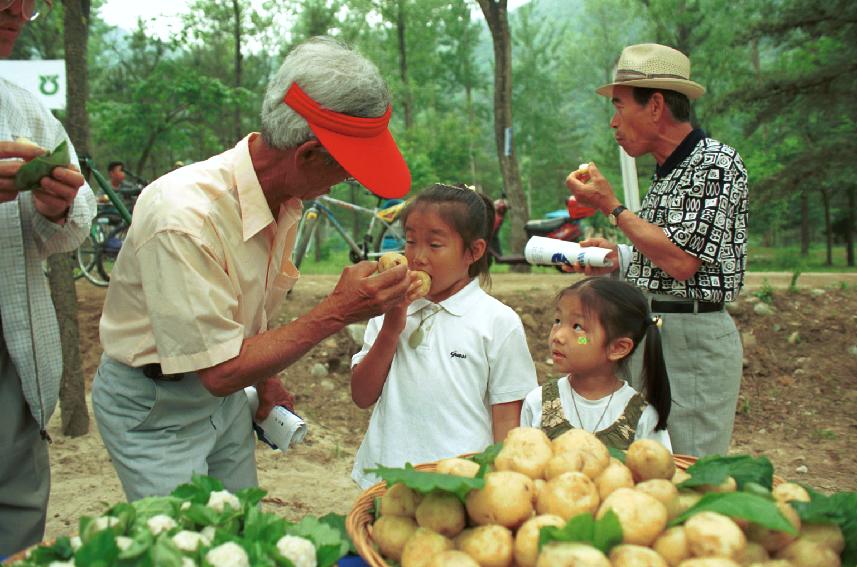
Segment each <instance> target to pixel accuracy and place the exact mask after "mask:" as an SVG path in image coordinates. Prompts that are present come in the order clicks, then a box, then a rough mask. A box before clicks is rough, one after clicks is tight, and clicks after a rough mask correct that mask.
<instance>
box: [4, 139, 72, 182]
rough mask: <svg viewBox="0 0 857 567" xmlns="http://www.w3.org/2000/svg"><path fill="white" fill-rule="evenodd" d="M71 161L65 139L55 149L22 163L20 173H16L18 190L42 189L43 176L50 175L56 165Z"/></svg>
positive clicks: (63, 164) (60, 165) (66, 163)
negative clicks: (40, 183) (40, 182)
mask: <svg viewBox="0 0 857 567" xmlns="http://www.w3.org/2000/svg"><path fill="white" fill-rule="evenodd" d="M70 161H71V158H70V157H69V152H68V142H66V141H65V140H63V141H62V142H61V143H60V145H58V146H57V147H56V148H55V149H54V151H52V152H48V153H46V154H45V155H42V156H39V157H37V158H35V159H34V160H32V161H28V162H27V163H25V164H24V165H22V166H21V169H19V170H18V173H16V174H15V188H16V189H17V190H18V191H32V190H33V189H41V185H39V181H40V180H41V179H42V177H47V176H49V175H50V174H51V171H53V169H54V168H55V167H58V166H59V167H62V166H66V165H68V164H69V162H70Z"/></svg>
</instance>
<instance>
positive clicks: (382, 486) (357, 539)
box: [345, 454, 782, 567]
mask: <svg viewBox="0 0 857 567" xmlns="http://www.w3.org/2000/svg"><path fill="white" fill-rule="evenodd" d="M467 456H468V455H462V457H467ZM673 460H674V461H675V464H676V466H677V467H678V468H679V469H681V470H687V469H688V467H690V466H691V465H692V464H694V463H695V462H696V461H697V458H696V457H694V456H691V455H675V454H674V455H673ZM414 468H415V469H417V470H422V471H427V472H431V471H434V470H435V469H436V468H437V463H424V464H420V465H416V466H415V467H414ZM780 482H782V480H781V479H779V478H778V477H776V476H774V483H775V484H779V483H780ZM385 492H387V485H386V483H385V482H384V481H381V482H379V483H377V484H374V485H372V486H371V487H369V488H368V489H367V490H366V491H364V492H363V494H361V495H360V496H359V497H357V500H355V501H354V506H353V507H352V508H351V512H349V514H348V516H347V517H346V519H345V529H346V530H347V531H348V535H349V536H350V537H351V541H352V542H353V543H354V547H355V549H357V553H358V554H359V555H360V557H362V558H363V560H364V561H366V563H368V564H369V565H370V566H371V567H389V565H388V564H387V562H386V561H384V558H383V557H382V556H381V554H380V553H378V550H377V549H375V547H374V545H373V544H372V523H373V521H374V519H375V498H379V497H381V496H383V495H384V493H385Z"/></svg>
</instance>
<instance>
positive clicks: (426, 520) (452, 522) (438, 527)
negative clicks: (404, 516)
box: [415, 491, 467, 537]
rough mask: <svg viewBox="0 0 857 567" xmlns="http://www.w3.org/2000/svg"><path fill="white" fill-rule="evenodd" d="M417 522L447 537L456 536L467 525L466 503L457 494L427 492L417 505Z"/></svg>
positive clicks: (422, 526)
mask: <svg viewBox="0 0 857 567" xmlns="http://www.w3.org/2000/svg"><path fill="white" fill-rule="evenodd" d="M415 516H416V519H417V524H418V525H419V526H420V527H421V528H428V529H430V530H432V531H435V532H437V533H439V534H441V535H444V536H446V537H455V536H456V535H458V534H459V533H460V532H461V530H463V529H464V526H465V525H467V517H466V516H465V513H464V504H462V503H461V500H459V499H458V497H457V496H455V494H451V493H449V492H441V491H434V492H430V493H429V494H426V495H425V496H424V497H423V499H422V501H421V502H420V503H419V506H417V509H416V513H415Z"/></svg>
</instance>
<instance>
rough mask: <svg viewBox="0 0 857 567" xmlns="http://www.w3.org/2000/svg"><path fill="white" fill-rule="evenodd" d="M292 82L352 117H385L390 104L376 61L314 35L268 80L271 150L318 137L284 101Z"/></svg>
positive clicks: (265, 131) (265, 125) (265, 134)
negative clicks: (383, 115) (373, 61)
mask: <svg viewBox="0 0 857 567" xmlns="http://www.w3.org/2000/svg"><path fill="white" fill-rule="evenodd" d="M292 83H298V85H300V87H301V89H303V91H304V92H305V93H306V94H307V95H309V96H310V97H311V98H312V99H313V100H315V101H316V102H317V103H319V104H320V105H322V106H323V107H325V108H327V109H329V110H334V111H336V112H341V113H343V114H348V115H350V116H359V117H363V118H370V117H376V116H381V115H382V114H384V112H386V110H387V106H388V105H389V104H390V91H389V89H388V88H387V83H386V82H385V81H384V79H383V78H382V77H381V73H380V72H379V71H378V67H376V66H375V64H374V63H372V62H371V61H369V60H368V59H366V58H365V57H363V56H362V55H360V54H359V53H357V52H356V51H354V50H352V49H350V48H349V47H347V46H345V45H344V44H342V43H340V42H338V41H336V40H334V39H332V38H330V37H322V36H320V37H313V38H310V39H308V40H307V41H305V42H303V43H301V44H299V45H298V46H296V47H295V48H294V49H292V51H291V52H290V53H289V54H288V56H287V57H286V60H285V61H284V62H283V64H282V65H281V66H280V68H279V70H277V73H276V74H275V75H274V77H273V79H271V81H270V83H268V89H267V91H266V92H265V100H264V101H263V102H262V138H263V139H264V140H265V142H266V143H267V144H268V145H269V146H271V147H273V148H277V149H286V148H293V147H296V146H299V145H300V144H302V143H304V142H306V141H307V140H310V139H312V138H313V137H314V136H313V134H312V131H311V130H310V128H309V125H308V124H307V122H306V120H304V118H303V117H302V116H300V115H299V114H298V113H296V112H295V111H294V110H292V108H291V107H290V106H288V105H287V104H285V103H284V102H283V97H284V96H285V94H286V91H287V90H288V89H289V87H291V86H292Z"/></svg>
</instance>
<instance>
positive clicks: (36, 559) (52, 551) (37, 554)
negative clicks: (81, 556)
mask: <svg viewBox="0 0 857 567" xmlns="http://www.w3.org/2000/svg"><path fill="white" fill-rule="evenodd" d="M73 556H74V550H73V549H72V548H71V539H70V538H68V537H66V536H61V537H58V538H57V539H56V541H55V542H54V543H53V544H51V545H40V546H38V547H36V548H34V549H33V551H32V552H31V553H30V556H29V557H28V558H27V559H28V560H29V561H30V562H31V563H33V564H36V565H48V564H49V563H51V562H52V561H68V560H69V559H71V558H72V557H73Z"/></svg>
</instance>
